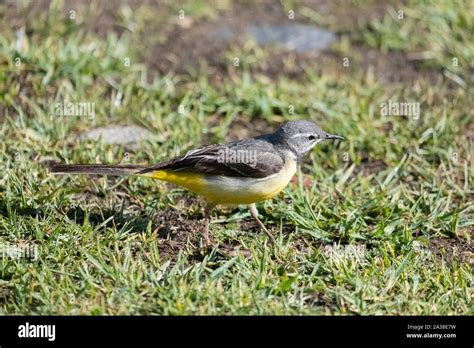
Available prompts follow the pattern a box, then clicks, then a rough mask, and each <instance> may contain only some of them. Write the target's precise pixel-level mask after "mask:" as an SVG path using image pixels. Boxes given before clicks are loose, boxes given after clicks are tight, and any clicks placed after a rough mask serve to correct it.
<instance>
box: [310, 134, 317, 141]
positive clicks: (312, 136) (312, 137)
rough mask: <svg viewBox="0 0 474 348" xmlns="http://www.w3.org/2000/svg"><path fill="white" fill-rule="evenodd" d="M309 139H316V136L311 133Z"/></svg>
mask: <svg viewBox="0 0 474 348" xmlns="http://www.w3.org/2000/svg"><path fill="white" fill-rule="evenodd" d="M308 140H310V141H313V140H316V137H315V136H314V135H310V136H309V137H308Z"/></svg>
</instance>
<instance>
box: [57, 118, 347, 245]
mask: <svg viewBox="0 0 474 348" xmlns="http://www.w3.org/2000/svg"><path fill="white" fill-rule="evenodd" d="M329 139H333V140H336V139H339V140H345V138H344V137H342V136H339V135H334V134H329V133H327V132H325V131H323V130H322V129H321V128H320V127H319V126H318V125H316V124H315V123H314V122H312V121H307V120H296V121H289V122H286V123H283V124H282V125H281V126H280V127H279V128H278V129H277V130H276V131H275V132H273V133H269V134H263V135H259V136H256V137H253V138H249V139H243V140H236V141H232V142H229V143H225V144H214V145H207V146H203V147H200V148H197V149H194V150H191V151H188V152H187V153H186V154H184V155H182V156H177V157H174V158H172V159H169V160H166V161H163V162H159V163H157V164H154V165H151V166H142V165H108V164H58V163H53V164H51V165H50V171H51V172H52V173H54V174H86V175H110V176H122V175H132V176H139V177H147V178H152V179H158V180H161V181H166V182H170V183H173V184H175V185H178V186H181V187H184V188H186V189H188V190H189V191H191V192H194V193H195V194H197V195H198V196H202V197H204V199H205V202H206V203H205V205H204V209H203V219H204V222H205V223H204V230H203V237H204V242H205V244H206V245H210V244H211V241H210V237H209V224H210V214H211V211H212V209H214V207H216V206H217V205H244V204H245V205H247V206H248V208H249V212H250V215H251V216H252V218H253V219H254V220H255V222H256V223H257V225H258V226H259V227H260V229H261V230H262V231H263V232H265V234H266V235H267V236H268V238H269V239H270V241H271V242H272V243H274V242H275V237H274V236H273V234H272V233H271V232H270V231H269V230H268V229H267V228H266V227H265V225H264V224H263V223H262V222H261V220H260V219H259V217H258V211H257V207H256V204H255V203H257V202H260V201H264V200H268V199H270V198H272V197H274V196H275V195H276V194H278V193H279V192H280V191H282V190H283V189H284V188H285V187H286V186H287V185H288V183H289V182H290V180H291V179H292V177H293V176H294V175H295V173H296V171H297V167H298V165H299V164H300V163H301V161H302V159H303V158H304V157H305V156H306V155H307V154H308V153H309V152H310V151H311V150H312V149H313V148H314V147H315V146H316V145H317V144H318V143H320V142H322V141H325V140H329Z"/></svg>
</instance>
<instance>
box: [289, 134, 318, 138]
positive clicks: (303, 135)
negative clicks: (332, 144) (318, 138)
mask: <svg viewBox="0 0 474 348" xmlns="http://www.w3.org/2000/svg"><path fill="white" fill-rule="evenodd" d="M310 135H314V134H313V133H299V134H295V135H292V136H291V139H293V138H297V137H309V136H310Z"/></svg>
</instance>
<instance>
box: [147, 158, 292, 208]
mask: <svg viewBox="0 0 474 348" xmlns="http://www.w3.org/2000/svg"><path fill="white" fill-rule="evenodd" d="M295 172H296V162H295V161H294V160H293V159H287V161H286V165H285V167H284V168H283V169H282V170H281V171H280V172H279V173H277V174H273V175H271V176H269V177H266V178H260V179H255V178H238V177H224V176H221V175H205V174H197V173H188V172H171V171H167V170H156V171H154V172H150V173H147V174H143V175H142V176H146V177H150V178H153V179H158V180H163V181H167V182H171V183H173V184H175V185H178V186H182V187H185V188H187V189H188V190H190V191H192V192H195V193H196V194H198V195H201V196H203V197H204V198H206V200H207V201H208V202H210V203H215V204H250V203H255V202H259V201H263V200H266V199H269V198H272V197H273V196H275V195H276V194H277V193H278V192H280V191H281V190H283V189H284V188H285V186H286V185H288V183H289V182H290V180H291V178H292V177H293V175H294V174H295Z"/></svg>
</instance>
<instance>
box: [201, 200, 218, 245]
mask: <svg viewBox="0 0 474 348" xmlns="http://www.w3.org/2000/svg"><path fill="white" fill-rule="evenodd" d="M215 206H216V205H215V204H213V203H206V205H205V207H204V210H203V213H202V215H203V219H204V231H203V234H204V243H205V244H206V246H209V245H211V239H210V238H209V224H210V223H211V211H212V209H214V207H215Z"/></svg>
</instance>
